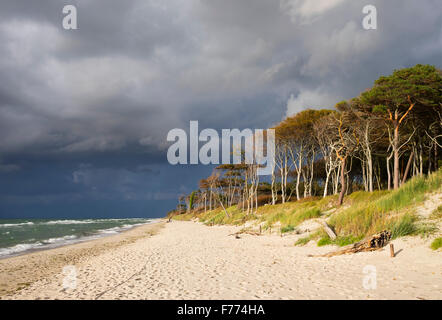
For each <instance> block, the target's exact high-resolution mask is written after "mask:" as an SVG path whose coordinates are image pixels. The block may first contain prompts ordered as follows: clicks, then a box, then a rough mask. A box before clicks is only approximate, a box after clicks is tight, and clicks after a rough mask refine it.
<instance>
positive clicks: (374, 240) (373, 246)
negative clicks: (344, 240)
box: [311, 230, 391, 257]
mask: <svg viewBox="0 0 442 320" xmlns="http://www.w3.org/2000/svg"><path fill="white" fill-rule="evenodd" d="M390 240H391V232H390V231H386V230H385V231H382V232H381V233H378V234H375V235H374V236H371V237H367V238H365V239H364V240H362V241H359V242H357V243H354V244H351V245H348V246H345V247H343V248H342V249H341V250H338V251H334V252H330V253H327V254H324V255H317V256H311V257H334V256H339V255H343V254H349V253H358V252H368V251H375V250H379V249H381V248H383V247H385V246H386V245H387V244H388V242H389V241H390Z"/></svg>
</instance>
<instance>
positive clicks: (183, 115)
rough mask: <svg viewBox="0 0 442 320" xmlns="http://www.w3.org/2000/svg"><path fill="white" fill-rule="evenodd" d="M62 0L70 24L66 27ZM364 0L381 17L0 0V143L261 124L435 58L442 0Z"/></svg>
mask: <svg viewBox="0 0 442 320" xmlns="http://www.w3.org/2000/svg"><path fill="white" fill-rule="evenodd" d="M67 3H69V4H74V5H76V6H77V9H78V14H79V30H76V31H66V30H63V29H62V28H61V18H62V15H61V8H62V6H63V4H67ZM372 3H373V4H374V5H376V6H377V8H378V14H379V19H378V23H379V29H378V30H376V31H365V30H363V29H362V27H361V20H362V18H363V14H362V7H363V6H364V5H365V4H366V3H365V2H364V1H345V0H334V1H325V0H324V1H322V0H321V1H315V2H314V4H315V5H312V4H313V2H312V1H307V0H281V1H280V2H277V1H267V0H242V1H237V0H226V1H196V0H195V1H184V2H183V1H177V0H168V1H153V0H152V1H142V0H131V1H117V0H113V1H93V2H91V1H80V0H79V1H73V2H72V1H65V2H63V1H62V2H60V1H45V2H44V3H42V2H38V3H37V2H35V1H21V0H19V1H17V0H14V1H12V0H6V1H2V3H1V4H0V9H1V10H0V12H1V13H0V17H1V18H2V19H1V21H2V22H1V23H0V42H1V43H2V46H1V47H0V53H1V54H0V72H1V75H2V76H1V79H0V133H1V135H0V136H1V137H0V151H2V152H4V153H8V152H21V151H23V150H29V149H33V150H35V151H36V152H37V151H38V150H40V151H41V152H54V153H78V152H88V151H90V152H103V151H115V150H123V149H126V148H128V147H129V146H133V145H138V146H139V147H143V146H147V147H150V148H153V149H152V150H157V152H163V151H164V148H165V137H166V134H167V132H168V130H170V129H172V128H176V127H184V128H186V126H187V125H188V120H191V119H194V120H200V122H202V123H207V124H210V125H212V126H217V127H230V126H232V123H233V124H235V125H237V126H240V125H241V126H244V127H254V126H270V125H272V124H273V123H274V122H275V121H277V120H279V119H281V118H282V117H284V116H285V115H286V114H291V113H293V112H296V111H299V110H301V109H303V108H305V107H311V106H315V105H316V106H317V107H329V108H330V107H332V106H333V105H334V103H336V102H337V101H339V100H342V99H346V98H350V97H352V96H354V95H357V94H358V93H359V92H360V91H362V90H363V89H365V88H367V87H368V86H370V85H371V84H372V82H373V80H375V79H376V78H377V77H378V76H379V75H381V73H390V72H391V71H392V70H393V69H394V68H399V67H403V66H407V65H412V64H415V63H433V64H438V63H440V61H441V60H442V59H441V51H440V44H441V41H442V36H441V19H442V14H441V12H442V10H440V9H442V8H441V3H440V1H437V0H425V1H419V2H417V1H412V0H406V1H399V0H394V1H372ZM417 22H418V23H417ZM292 95H293V97H292ZM291 97H292V98H291ZM286 109H287V110H286ZM238 114H241V117H240V119H241V121H239V120H238V121H237V119H238ZM232 119H233V120H232ZM154 152H155V151H154Z"/></svg>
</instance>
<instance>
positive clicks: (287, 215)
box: [174, 169, 442, 246]
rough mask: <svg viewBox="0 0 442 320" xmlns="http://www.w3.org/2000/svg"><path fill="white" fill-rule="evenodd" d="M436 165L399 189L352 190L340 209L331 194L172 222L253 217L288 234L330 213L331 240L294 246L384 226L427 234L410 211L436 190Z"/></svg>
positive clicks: (232, 221)
mask: <svg viewBox="0 0 442 320" xmlns="http://www.w3.org/2000/svg"><path fill="white" fill-rule="evenodd" d="M441 186H442V169H441V170H439V171H438V172H435V173H433V174H431V175H430V176H428V177H417V178H413V179H411V180H410V181H408V182H407V183H406V184H404V185H403V186H402V187H401V188H400V189H398V190H394V191H374V192H371V193H370V192H364V191H358V192H354V193H352V194H351V195H349V196H347V197H346V198H345V203H344V207H342V208H337V207H336V203H337V196H336V195H334V196H328V197H326V198H320V197H312V198H307V199H302V200H300V201H294V202H288V203H284V204H276V205H267V206H262V207H259V208H258V210H257V211H256V213H254V214H247V213H246V212H244V211H242V208H238V207H237V206H233V207H230V208H227V209H226V210H227V214H226V212H225V211H224V210H223V209H222V208H216V209H214V210H211V211H207V212H205V213H204V212H196V213H195V212H194V213H186V214H182V215H179V216H175V217H174V219H177V220H191V219H193V218H198V219H199V221H201V222H203V223H205V224H206V225H225V224H228V225H242V224H244V223H246V222H247V221H252V220H255V221H256V222H257V223H260V224H263V225H264V229H268V228H272V226H273V225H274V224H279V226H280V228H281V233H290V232H293V231H295V230H296V227H297V226H298V225H300V224H301V223H302V222H304V221H306V220H309V219H315V218H320V217H323V216H324V215H325V214H327V215H328V214H331V218H330V220H329V222H328V224H329V225H330V226H331V227H332V228H333V229H334V230H335V232H336V233H337V235H338V237H337V239H336V240H334V241H332V240H331V239H329V238H328V236H327V234H326V233H325V232H324V231H323V230H321V231H317V232H314V233H313V234H311V235H309V236H307V237H304V238H301V239H299V240H298V241H297V242H296V244H297V245H304V244H307V243H308V242H309V241H311V240H319V243H318V245H326V244H335V245H339V246H344V245H347V244H351V243H354V242H357V241H360V240H361V239H363V238H364V237H365V236H368V235H372V234H375V233H377V232H380V231H382V230H390V231H391V232H392V235H393V238H398V237H402V236H406V235H417V234H420V235H421V236H428V235H431V234H434V233H435V231H437V227H436V225H435V224H434V223H422V222H421V221H419V220H418V218H417V217H416V216H415V215H414V212H413V210H414V209H413V207H414V206H415V205H417V204H419V203H422V202H423V201H424V200H425V194H426V193H428V192H433V191H436V190H440V189H441ZM330 209H337V210H336V211H333V210H330ZM441 216H442V206H439V207H438V208H437V209H436V210H435V211H434V212H433V213H432V215H431V217H430V218H431V219H439V218H441Z"/></svg>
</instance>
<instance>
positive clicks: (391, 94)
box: [361, 65, 442, 189]
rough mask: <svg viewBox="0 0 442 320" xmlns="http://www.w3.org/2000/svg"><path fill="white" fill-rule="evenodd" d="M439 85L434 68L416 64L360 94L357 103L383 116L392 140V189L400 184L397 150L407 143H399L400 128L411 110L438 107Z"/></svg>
mask: <svg viewBox="0 0 442 320" xmlns="http://www.w3.org/2000/svg"><path fill="white" fill-rule="evenodd" d="M441 86H442V78H441V76H440V73H439V72H438V71H437V69H436V68H435V67H433V66H429V65H416V66H414V67H412V68H405V69H401V70H396V71H394V73H393V74H392V75H390V76H386V77H385V76H383V77H380V78H379V79H378V80H376V82H375V85H374V87H373V88H372V89H370V90H368V91H366V92H364V93H362V94H361V100H362V101H363V103H364V104H366V105H371V106H372V112H379V113H384V114H386V119H387V123H388V129H389V130H390V133H391V137H392V138H391V148H392V152H393V158H394V169H393V184H394V188H395V189H397V188H399V181H400V175H399V171H400V169H399V159H400V150H401V148H402V147H403V146H405V145H406V144H407V143H405V144H401V140H404V139H403V137H402V135H403V134H404V133H403V131H402V128H403V127H404V125H405V122H406V120H407V119H408V118H409V117H408V116H409V114H410V113H411V112H412V111H413V109H418V108H419V109H421V110H427V111H429V110H430V109H431V108H433V107H435V106H438V105H439V102H440V101H441V90H440V88H441ZM406 138H407V137H406ZM408 138H409V137H408ZM405 140H407V139H405Z"/></svg>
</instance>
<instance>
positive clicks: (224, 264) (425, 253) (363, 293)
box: [0, 220, 442, 300]
mask: <svg viewBox="0 0 442 320" xmlns="http://www.w3.org/2000/svg"><path fill="white" fill-rule="evenodd" d="M148 227H153V225H149V226H146V230H144V228H143V226H141V227H140V229H138V230H139V234H138V235H134V234H132V235H130V231H129V232H127V233H125V234H124V235H123V234H120V235H116V236H115V237H120V239H117V240H115V241H114V242H116V243H118V245H112V244H108V245H105V244H101V245H98V246H97V245H96V243H93V244H92V245H90V243H89V245H86V247H87V248H83V249H82V250H83V258H82V259H77V261H72V260H71V261H65V260H62V262H63V263H64V265H66V264H72V265H75V267H76V271H77V273H76V281H77V282H76V283H77V285H76V287H75V288H73V289H66V290H65V289H64V288H63V286H62V283H63V279H64V275H63V274H62V272H61V269H62V266H63V264H61V263H60V261H59V262H58V264H56V268H55V269H54V266H52V270H53V272H52V273H50V274H47V275H46V277H42V278H41V279H39V280H37V281H35V282H33V283H30V284H28V285H24V284H19V285H20V286H22V287H23V288H22V289H21V290H17V288H16V289H15V290H12V291H11V292H10V294H8V295H5V294H3V295H0V299H14V300H15V299H18V300H20V299H32V300H33V299H35V300H40V299H47V300H49V299H66V300H71V299H110V300H119V299H148V300H155V299H160V300H162V299H173V300H181V299H192V300H200V299H209V300H211V299H229V300H255V299H295V300H303V299H340V300H342V299H344V300H348V299H363V300H365V299H442V290H441V288H442V281H441V279H442V259H441V253H440V252H433V251H432V250H431V249H429V248H428V243H427V242H428V240H425V239H421V238H418V237H405V238H401V239H396V240H394V245H395V248H396V250H397V256H396V257H395V258H390V253H389V250H387V249H385V248H384V249H382V250H379V251H375V252H366V253H358V254H350V255H343V256H336V257H332V258H323V257H320V258H313V257H309V255H311V254H324V253H327V252H330V251H333V250H334V249H335V248H336V247H334V246H325V247H317V246H316V245H314V244H313V243H309V244H307V245H306V246H303V247H295V246H294V243H295V241H296V240H297V239H298V238H299V237H300V236H302V235H295V234H290V235H285V236H284V237H280V236H277V235H262V236H253V235H247V234H243V235H241V236H240V238H239V239H237V238H236V237H234V236H231V234H233V233H235V232H237V231H239V230H240V228H241V227H237V226H213V227H208V226H205V225H203V224H201V223H196V222H182V221H173V222H172V223H166V221H165V220H163V221H162V223H158V224H157V230H148V229H149V228H148ZM158 231H160V232H158ZM152 234H155V236H150V235H152ZM147 235H149V236H147ZM115 237H109V238H105V239H100V240H98V241H104V240H107V239H112V238H114V239H115ZM131 238H132V239H131ZM79 245H80V246H84V245H85V244H79ZM100 246H101V247H103V246H104V249H103V248H102V249H100V248H99V247H100ZM65 248H66V247H63V248H59V249H55V250H61V249H65ZM61 251H62V250H61ZM71 251H72V250H69V252H67V255H68V256H69V255H75V253H72V252H71ZM47 252H48V251H45V252H43V253H37V255H38V254H43V255H45V256H46V253H47ZM59 254H60V253H59V252H58V253H56V252H53V253H52V254H51V256H52V258H56V257H58V256H59ZM27 257H29V256H27ZM19 258H22V260H23V262H25V260H26V263H28V261H27V260H29V259H23V257H19ZM11 259H16V258H11ZM59 259H60V258H59ZM42 261H46V262H47V263H49V265H51V264H52V265H53V262H51V259H50V257H49V256H46V259H44V258H43V259H42ZM34 262H35V261H34ZM367 266H370V267H373V266H374V267H375V268H376V272H377V274H376V279H377V280H376V288H374V289H366V288H364V277H366V276H367V275H366V272H365V271H364V270H365V268H366V267H367ZM10 267H12V266H11V265H10ZM3 268H4V266H3V265H2V261H0V275H3V274H4V273H5V272H4V270H3ZM44 268H45V266H44V265H36V266H34V269H36V270H41V269H44ZM25 269H27V270H32V272H35V271H34V269H32V267H31V266H26V267H25ZM16 272H19V271H16ZM21 272H22V273H23V271H21ZM16 275H17V273H16ZM3 280H4V279H3ZM2 282H3V281H0V284H1V283H2Z"/></svg>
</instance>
